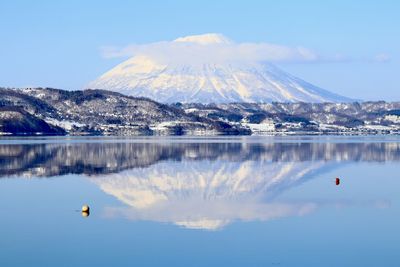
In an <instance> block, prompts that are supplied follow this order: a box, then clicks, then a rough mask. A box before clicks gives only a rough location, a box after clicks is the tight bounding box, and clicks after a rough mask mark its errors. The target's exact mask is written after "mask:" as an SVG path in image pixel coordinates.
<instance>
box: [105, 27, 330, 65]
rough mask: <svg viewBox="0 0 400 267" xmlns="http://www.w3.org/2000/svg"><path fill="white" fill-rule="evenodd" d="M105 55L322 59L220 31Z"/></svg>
mask: <svg viewBox="0 0 400 267" xmlns="http://www.w3.org/2000/svg"><path fill="white" fill-rule="evenodd" d="M101 53H102V56H103V57H105V58H119V57H130V56H135V55H146V56H149V57H152V58H153V59H156V60H159V61H162V62H177V63H181V62H183V63H185V62H188V61H189V62H191V63H196V62H198V63H202V62H207V63H210V62H215V63H218V62H227V61H233V62H238V61H239V62H258V61H270V62H315V61H320V60H322V59H321V57H320V56H319V55H318V54H317V53H316V52H314V51H312V50H310V49H308V48H305V47H302V46H294V47H291V46H284V45H277V44H271V43H235V42H232V41H230V40H229V39H228V38H226V37H224V36H222V35H220V34H205V35H196V36H189V37H183V38H178V39H176V40H174V41H163V42H156V43H149V44H134V45H128V46H125V47H116V46H105V47H102V48H101Z"/></svg>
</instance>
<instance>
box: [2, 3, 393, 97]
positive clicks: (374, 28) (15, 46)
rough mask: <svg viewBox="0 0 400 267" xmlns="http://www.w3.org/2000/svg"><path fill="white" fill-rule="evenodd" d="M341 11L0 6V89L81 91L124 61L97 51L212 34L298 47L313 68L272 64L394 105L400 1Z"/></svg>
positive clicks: (330, 6)
mask: <svg viewBox="0 0 400 267" xmlns="http://www.w3.org/2000/svg"><path fill="white" fill-rule="evenodd" d="M128 2H129V3H128ZM349 2H350V1H330V2H329V1H324V2H322V1H294V0H293V1H249V0H247V1H140V2H139V1H116V0H114V1H107V2H106V1H63V2H62V1H18V0H16V1H6V0H3V1H1V2H0V11H1V16H0V36H1V42H0V59H1V64H0V73H1V76H0V86H10V87H19V86H50V87H56V88H65V89H81V88H82V87H83V86H84V85H85V84H87V83H88V82H89V81H91V80H93V79H95V78H96V77H97V76H99V75H100V74H102V73H104V72H105V71H107V70H108V69H110V68H112V67H113V66H115V65H116V64H117V63H120V62H122V61H123V60H124V59H125V58H121V57H119V58H105V57H104V56H103V55H102V53H101V47H104V46H118V47H124V46H129V45H131V44H148V43H153V42H158V41H165V40H173V39H175V38H177V37H181V36H186V35H193V34H202V33H210V32H212V33H214V32H215V33H221V34H224V35H225V36H227V37H229V38H230V39H232V40H234V41H235V42H238V43H241V42H250V43H272V44H279V45H282V46H288V47H297V46H301V47H305V48H307V49H309V50H311V51H314V52H315V53H317V54H318V55H320V56H321V57H320V59H318V60H314V61H310V62H303V61H300V62H299V61H293V62H290V61H289V62H281V63H278V65H280V66H281V68H283V69H284V70H286V71H288V72H290V73H292V74H294V75H296V76H299V77H300V78H303V79H304V80H306V81H309V82H311V83H314V84H316V85H318V86H320V87H322V88H324V89H327V90H330V91H333V92H336V93H339V94H342V95H346V96H349V97H353V98H361V99H365V100H378V99H383V100H400V86H399V84H400V52H399V49H400V18H399V12H400V2H398V1H351V3H349Z"/></svg>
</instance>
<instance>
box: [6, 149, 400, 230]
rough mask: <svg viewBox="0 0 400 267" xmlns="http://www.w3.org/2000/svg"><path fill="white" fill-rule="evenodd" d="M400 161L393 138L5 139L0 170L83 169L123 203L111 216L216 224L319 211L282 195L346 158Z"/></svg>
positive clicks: (48, 172)
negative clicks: (17, 141)
mask: <svg viewBox="0 0 400 267" xmlns="http://www.w3.org/2000/svg"><path fill="white" fill-rule="evenodd" d="M399 160H400V144H399V143H395V142H394V143H390V142H382V143H379V142H378V143H377V142H371V143H301V142H300V143H135V142H125V143H69V144H66V143H59V144H54V143H53V144H50V143H47V144H13V145H0V163H1V164H0V176H1V177H10V176H13V177H17V176H25V177H53V176H60V175H65V174H84V175H85V176H87V177H88V179H90V181H92V182H93V183H94V184H96V185H97V186H98V187H99V188H100V189H101V190H102V191H104V192H105V193H107V194H109V195H112V196H114V197H115V198H117V199H118V200H120V201H121V202H122V203H123V204H124V206H123V207H108V208H106V210H105V213H106V214H107V215H108V216H124V217H126V218H129V219H132V220H151V221H158V222H169V223H174V224H177V225H181V226H184V227H187V228H196V229H199V228H200V229H209V230H215V229H219V228H221V227H223V226H224V225H226V224H228V223H230V222H232V221H235V220H243V221H254V220H270V219H274V218H279V217H286V216H300V215H304V214H307V213H309V212H312V211H314V210H315V209H317V208H318V207H319V204H318V203H316V202H315V201H285V202H282V201H281V200H277V197H278V196H279V195H280V194H282V193H283V192H285V191H286V190H288V189H290V188H292V187H295V186H296V185H299V184H301V183H303V182H305V181H307V180H308V179H312V178H313V177H315V175H316V174H319V173H323V172H325V171H327V170H330V169H331V168H334V167H335V166H339V165H340V164H342V163H343V162H354V161H368V162H386V161H399Z"/></svg>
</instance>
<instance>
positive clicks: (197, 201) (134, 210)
mask: <svg viewBox="0 0 400 267" xmlns="http://www.w3.org/2000/svg"><path fill="white" fill-rule="evenodd" d="M336 178H339V179H338V180H337V179H336ZM84 204H88V205H89V206H90V213H82V212H81V207H82V205H84ZM0 210H1V217H0V266H4V267H12V266H68V267H70V266H174V267H176V266H185V267H188V266H218V267H221V266H307V267H310V266H315V267H323V266H338V267H339V266H340V267H343V266H355V267H361V266H362V267H367V266H376V267H383V266H396V267H398V266H400V254H399V252H400V231H399V227H400V137H395V136H386V137H383V136H374V137H370V136H365V137H332V136H331V137H209V138H200V137H199V138H195V137H175V138H167V137H158V138H157V137H151V138H150V137H148V138H146V137H143V138H131V139H129V138H128V139H127V138H99V137H97V138H96V137H91V138H87V137H81V138H73V137H61V138H2V139H0Z"/></svg>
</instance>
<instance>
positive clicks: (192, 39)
mask: <svg viewBox="0 0 400 267" xmlns="http://www.w3.org/2000/svg"><path fill="white" fill-rule="evenodd" d="M174 42H185V43H196V44H201V45H210V44H231V43H233V42H232V41H231V40H230V39H229V38H227V37H226V36H224V35H223V34H220V33H206V34H200V35H189V36H185V37H179V38H177V39H175V40H174Z"/></svg>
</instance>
